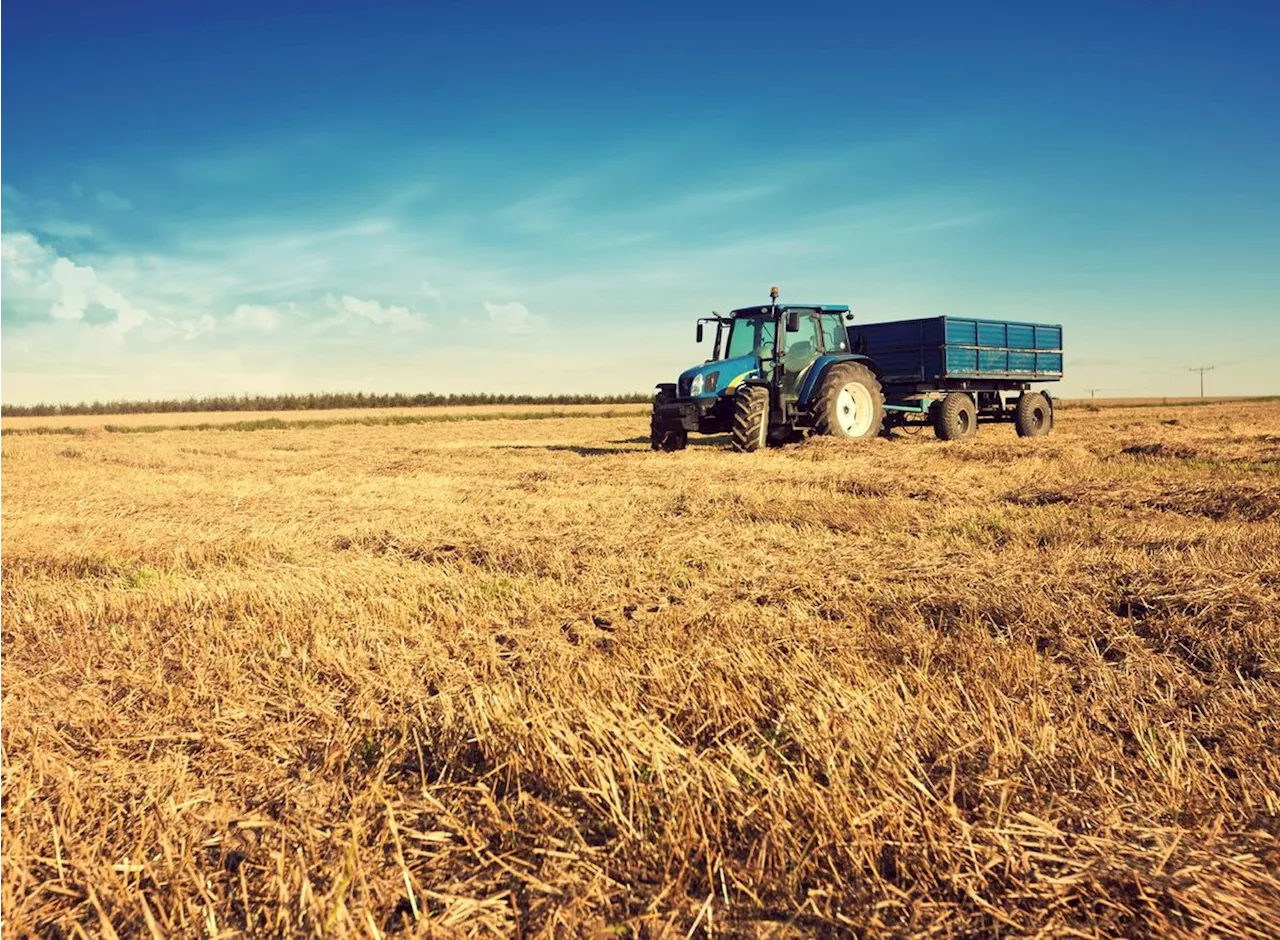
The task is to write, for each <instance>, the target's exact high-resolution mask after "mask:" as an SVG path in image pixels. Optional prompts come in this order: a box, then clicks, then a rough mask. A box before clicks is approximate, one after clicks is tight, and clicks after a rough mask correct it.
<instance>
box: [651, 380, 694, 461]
mask: <svg viewBox="0 0 1280 940" xmlns="http://www.w3.org/2000/svg"><path fill="white" fill-rule="evenodd" d="M675 398H676V393H675V389H668V388H662V389H659V390H658V394H657V395H655V396H654V397H653V414H651V415H650V416H649V446H650V447H651V448H653V449H654V450H664V451H671V450H684V449H685V447H687V446H688V444H689V432H688V431H686V430H685V429H684V428H673V427H671V426H669V425H667V424H665V423H663V422H662V420H661V419H660V418H659V417H658V409H659V408H660V407H661V406H662V405H665V404H668V403H669V402H673V401H675Z"/></svg>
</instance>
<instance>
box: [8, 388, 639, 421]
mask: <svg viewBox="0 0 1280 940" xmlns="http://www.w3.org/2000/svg"><path fill="white" fill-rule="evenodd" d="M651 399H652V395H651V394H647V393H643V392H632V393H630V394H625V395H499V394H491V393H488V392H479V393H476V394H461V395H459V394H456V393H451V394H448V395H437V394H435V393H434V392H425V393H423V394H420V395H405V394H402V393H399V392H397V393H395V394H392V395H375V394H369V393H366V392H320V393H311V394H307V395H219V396H213V397H209V398H170V399H165V400H163V401H92V402H80V403H79V404H75V405H49V404H38V405H0V415H4V416H5V417H14V418H24V417H31V418H41V417H48V416H54V415H128V414H172V413H174V412H183V411H326V410H330V409H334V408H439V407H443V406H446V405H629V404H635V403H637V402H647V401H650V400H651Z"/></svg>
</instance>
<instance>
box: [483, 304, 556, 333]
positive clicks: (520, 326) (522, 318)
mask: <svg viewBox="0 0 1280 940" xmlns="http://www.w3.org/2000/svg"><path fill="white" fill-rule="evenodd" d="M484 312H485V313H487V314H488V315H489V325H490V327H491V328H492V329H493V330H494V331H496V332H498V333H505V334H507V335H511V336H523V335H528V334H530V333H541V332H543V331H544V330H546V328H547V321H546V320H544V319H543V318H542V317H535V316H534V315H533V314H531V313H530V312H529V308H528V307H526V306H525V305H524V304H522V303H518V302H516V301H512V302H511V303H506V304H495V303H489V302H488V301H485V305H484Z"/></svg>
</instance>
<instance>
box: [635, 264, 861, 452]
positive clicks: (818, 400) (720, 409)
mask: <svg viewBox="0 0 1280 940" xmlns="http://www.w3.org/2000/svg"><path fill="white" fill-rule="evenodd" d="M769 299H770V302H769V303H768V304H764V305H761V306H758V307H743V308H742V309H740V310H735V311H733V313H732V314H730V315H729V316H727V317H721V316H715V317H709V318H704V319H702V320H699V321H698V341H699V342H701V341H702V339H703V329H704V326H705V324H706V323H708V322H711V323H714V324H715V327H716V338H715V347H714V353H713V356H712V358H711V359H710V360H709V361H707V362H706V363H704V364H702V365H700V366H694V367H693V368H692V369H688V370H686V371H685V372H684V373H682V374H681V375H680V378H679V380H678V381H677V382H676V383H675V384H664V385H659V386H658V389H657V394H656V395H655V397H654V402H653V417H652V420H651V422H650V443H651V444H652V446H653V448H654V450H681V449H683V448H684V447H685V445H686V444H687V443H688V441H689V432H690V431H697V432H699V433H701V434H723V433H725V432H728V434H729V436H730V438H731V439H732V441H733V447H734V449H735V450H739V451H747V452H749V451H753V450H759V449H760V448H762V447H765V446H768V445H770V444H781V443H785V442H786V441H788V440H791V439H793V438H796V437H798V436H801V435H803V434H805V433H817V434H830V435H834V436H836V437H843V438H848V439H850V440H864V439H866V438H871V437H875V436H876V435H877V434H879V433H880V429H881V427H882V426H883V423H884V393H883V391H882V390H881V387H880V381H879V379H878V378H877V377H876V373H875V368H874V365H873V364H872V362H871V360H870V359H869V358H868V357H867V356H865V355H860V354H858V353H854V352H852V351H850V348H849V335H848V330H847V327H846V321H847V320H848V319H849V318H850V314H849V308H848V307H843V306H832V305H828V304H779V303H778V289H777V288H776V287H775V288H773V289H772V290H771V291H770V292H769Z"/></svg>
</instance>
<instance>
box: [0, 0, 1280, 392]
mask: <svg viewBox="0 0 1280 940" xmlns="http://www.w3.org/2000/svg"><path fill="white" fill-rule="evenodd" d="M0 41H2V44H3V57H2V60H0V62H2V66H3V82H2V84H0V99H2V100H0V182H2V184H3V201H2V207H0V229H2V230H3V236H2V241H3V260H2V263H0V272H2V284H0V309H2V316H0V323H2V333H3V336H2V342H0V356H2V363H0V383H2V388H0V395H2V396H3V401H4V402H5V403H12V404H18V403H31V402H38V401H45V402H65V401H82V400H94V399H103V400H105V399H120V398H129V399H137V398H169V397H175V396H183V397H185V396H188V395H214V394H240V393H253V394H271V393H280V392H308V391H366V392H397V391H399V392H407V393H412V392H425V391H434V392H478V391H491V392H528V393H552V392H573V393H579V392H598V393H621V392H630V391H644V390H648V389H650V388H652V387H653V385H654V384H655V383H656V382H660V381H672V380H673V379H674V376H675V375H676V374H677V373H678V372H679V371H681V370H682V369H683V368H685V367H687V366H688V365H691V364H693V363H695V362H698V361H701V360H702V359H704V358H706V357H707V356H708V355H710V352H709V349H708V348H707V347H706V346H704V347H698V346H697V345H696V344H695V342H694V320H695V318H696V317H698V316H705V315H707V314H709V313H710V312H711V311H712V310H719V311H727V310H729V309H732V308H734V307H739V306H744V305H747V304H752V303H756V302H759V301H762V300H764V299H765V298H766V297H767V294H768V289H769V287H770V285H772V284H777V285H778V286H779V288H780V289H781V291H782V296H783V299H784V300H785V299H791V300H799V301H808V302H820V303H846V304H849V305H850V307H852V309H853V311H854V314H855V316H856V317H857V318H858V320H859V321H860V322H875V321H881V320H890V319H898V318H905V317H918V316H938V315H943V314H947V315H952V316H980V317H994V318H1002V319H1017V320H1030V321H1038V322H1050V323H1061V324H1062V325H1063V327H1064V331H1065V337H1066V338H1065V345H1066V348H1067V354H1066V373H1067V374H1066V378H1065V380H1064V381H1063V382H1062V383H1060V386H1059V388H1058V389H1057V391H1058V392H1059V393H1060V394H1062V395H1068V396H1080V395H1085V394H1088V393H1087V392H1086V390H1087V389H1097V392H1096V394H1097V395H1099V397H1103V396H1106V397H1111V396H1122V395H1185V394H1195V393H1196V391H1197V390H1198V381H1199V380H1198V378H1197V376H1196V375H1195V374H1193V373H1191V372H1190V371H1189V368H1190V367H1193V366H1202V365H1212V366H1215V367H1216V368H1215V369H1214V371H1213V372H1211V373H1209V374H1208V375H1207V376H1206V390H1207V392H1208V393H1209V394H1222V395H1226V394H1269V393H1280V171H1278V168H1280V5H1277V4H1272V3H1256V4H1237V3H1229V2H1192V0H1185V2H1175V0H1132V2H1113V3H1102V2H1093V3H1058V4H1049V3H1045V4H1038V3H1024V4H1007V3H1001V4H989V5H988V4H984V3H982V2H972V3H966V4H955V3H951V2H935V3H920V2H902V3H894V4H888V3H874V4H859V3H847V4H830V5H827V4H811V3H807V2H789V3H786V4H778V3H773V4H769V5H760V6H756V5H752V4H750V3H743V2H738V3H733V4H724V5H717V4H688V3H683V2H682V3H671V2H666V0H655V2H649V3H644V4H635V3H614V2H607V0H596V2H592V3H555V4H545V3H532V2H531V3H518V4H515V3H489V2H484V0H472V2H466V3H445V2H437V3H429V4H423V3H386V2H383V3H378V2H373V3H361V4H354V3H351V4H335V3H326V2H323V0H312V2H307V3H294V2H269V0H258V2H255V3H241V2H236V0H223V2H216V3H211V2H202V0H193V2H187V3H178V4H175V3H172V2H170V0H165V2H152V0H120V2H114V3H111V4H102V3H100V2H94V3H85V4H80V3H77V2H59V3H56V4H53V3H47V2H33V0H21V2H18V0H11V2H8V3H5V4H4V7H3V20H2V29H0ZM708 345H709V344H708Z"/></svg>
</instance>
